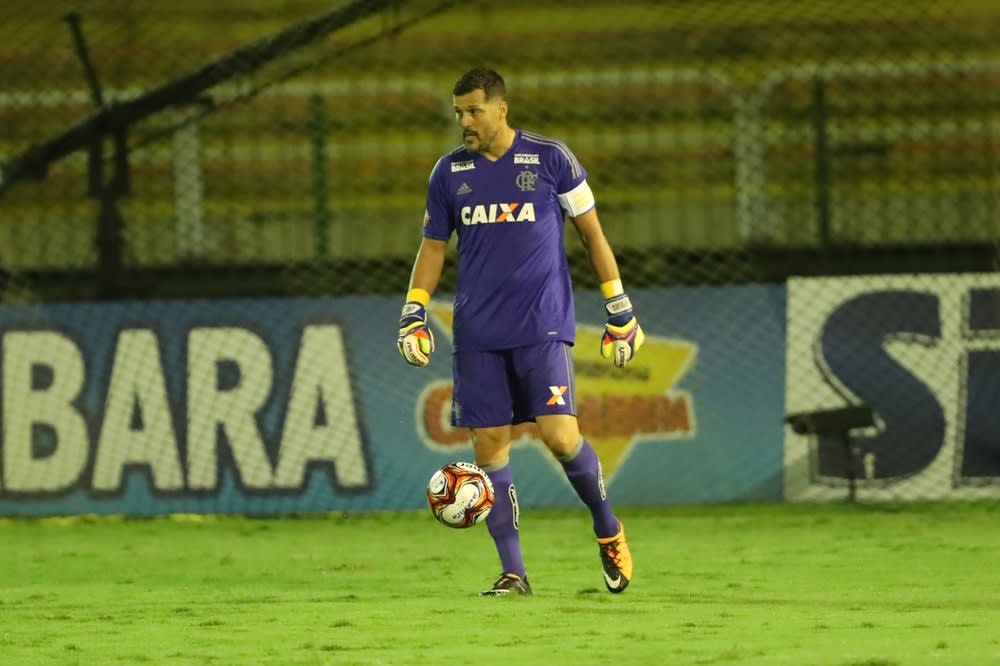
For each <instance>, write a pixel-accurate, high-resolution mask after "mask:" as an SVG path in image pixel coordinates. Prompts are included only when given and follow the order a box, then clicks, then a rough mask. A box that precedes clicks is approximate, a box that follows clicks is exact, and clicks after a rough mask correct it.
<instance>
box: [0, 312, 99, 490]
mask: <svg viewBox="0 0 1000 666" xmlns="http://www.w3.org/2000/svg"><path fill="white" fill-rule="evenodd" d="M39 366H41V367H47V368H49V370H50V371H51V373H52V374H51V382H50V383H49V384H48V385H47V386H43V387H38V388H35V387H34V386H32V370H33V369H34V368H35V367H39ZM83 381H84V364H83V355H82V354H81V352H80V349H79V347H77V346H76V343H74V342H73V341H72V340H71V339H69V338H68V337H66V336H64V335H62V334H60V333H55V332H52V331H17V332H11V333H6V334H4V336H3V417H4V418H3V444H4V445H3V481H4V485H5V486H6V488H7V490H11V491H15V492H35V493H37V492H58V491H61V490H65V489H67V488H69V487H70V486H72V485H73V484H74V483H75V482H76V481H77V480H78V479H79V478H80V475H81V474H82V473H83V469H84V467H86V465H87V455H88V453H89V450H90V442H89V437H88V435H87V424H86V422H85V421H84V419H83V416H82V415H81V414H80V412H79V410H78V409H77V408H76V406H74V405H73V401H74V400H76V399H77V398H78V397H79V395H80V390H81V389H82V388H83ZM35 424H45V425H47V426H49V427H50V428H51V429H52V431H53V434H54V436H55V441H54V442H52V446H51V447H49V449H50V450H48V451H46V452H45V454H44V456H43V457H36V455H35V453H36V451H35V447H34V442H33V441H32V440H33V432H32V431H33V430H34V428H33V427H32V426H33V425H35Z"/></svg>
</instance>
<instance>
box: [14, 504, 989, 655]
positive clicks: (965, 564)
mask: <svg viewBox="0 0 1000 666" xmlns="http://www.w3.org/2000/svg"><path fill="white" fill-rule="evenodd" d="M620 513H621V515H622V516H623V518H624V519H625V520H626V524H627V525H628V529H629V533H630V537H631V539H630V540H631V543H632V546H633V549H634V553H635V557H636V567H637V568H636V575H635V579H634V581H633V585H632V587H630V588H629V590H628V591H627V592H626V593H625V594H622V595H618V596H613V595H611V594H609V593H608V592H607V591H605V590H604V587H603V583H602V580H601V577H600V574H599V568H598V557H597V549H596V546H595V545H594V543H593V541H592V539H591V537H590V534H589V517H588V516H587V515H585V512H584V511H583V510H580V511H539V510H531V509H528V510H526V511H524V512H523V514H522V521H521V522H522V539H523V543H524V547H525V553H526V557H527V562H528V568H529V575H530V576H531V579H532V583H533V585H534V588H535V596H534V597H532V598H515V599H480V598H478V597H476V596H474V595H473V593H474V592H476V591H478V590H479V589H481V588H483V587H484V586H487V585H488V584H489V583H490V582H491V579H492V577H493V576H494V575H495V574H496V572H497V569H498V566H497V561H496V555H495V552H494V551H493V547H492V543H491V542H490V539H489V537H488V535H487V532H486V530H485V529H484V528H481V527H480V528H475V529H472V530H468V531H464V532H459V531H451V530H447V529H445V528H443V527H439V526H437V525H436V524H434V523H433V522H431V520H430V518H429V517H428V516H427V515H426V514H425V513H424V512H417V513H404V514H367V515H353V516H333V517H322V518H304V519H288V520H251V519H242V518H219V519H206V520H183V519H173V520H169V519H157V520H121V519H70V520H57V519H49V520H41V521H21V520H9V521H3V522H0V538H2V542H3V548H2V549H0V571H2V575H0V655H2V663H3V664H4V665H5V666H14V665H15V664H30V665H32V666H35V665H38V664H406V665H409V664H446V663H460V664H472V663H505V664H570V663H576V664H590V663H593V664H597V663H601V664H606V663H621V664H654V663H659V664H772V663H774V664H796V665H801V664H819V665H823V664H831V665H838V666H848V665H855V666H860V665H863V664H864V665H869V666H874V665H876V664H878V665H883V666H889V665H904V664H905V665H907V666H909V665H913V664H970V665H973V664H974V665H976V666H981V665H983V664H997V663H1000V631H998V629H997V628H998V627H1000V585H998V583H1000V569H998V566H997V564H998V558H997V553H998V552H1000V529H997V523H998V520H1000V506H998V505H997V504H965V505H920V506H902V507H901V506H895V507H851V506H783V505H769V506H719V507H677V508H666V509H651V508H643V509H623V510H621V511H620ZM612 656H613V657H614V660H611V659H610V658H611V657H612Z"/></svg>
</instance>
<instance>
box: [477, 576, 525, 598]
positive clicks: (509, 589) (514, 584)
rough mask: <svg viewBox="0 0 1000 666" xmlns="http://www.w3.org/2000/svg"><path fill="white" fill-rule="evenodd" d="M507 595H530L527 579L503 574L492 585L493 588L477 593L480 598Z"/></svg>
mask: <svg viewBox="0 0 1000 666" xmlns="http://www.w3.org/2000/svg"><path fill="white" fill-rule="evenodd" d="M507 594H523V595H530V594H531V585H528V577H527V576H525V577H524V578H521V577H520V576H518V575H517V574H512V573H503V574H500V577H499V578H497V582H495V583H493V587H492V588H490V589H489V590H484V591H483V592H480V593H479V596H481V597H500V596H504V595H507Z"/></svg>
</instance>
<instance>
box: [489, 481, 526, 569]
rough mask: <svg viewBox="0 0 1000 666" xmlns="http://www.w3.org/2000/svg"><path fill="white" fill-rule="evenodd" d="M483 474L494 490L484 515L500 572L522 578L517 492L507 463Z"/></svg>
mask: <svg viewBox="0 0 1000 666" xmlns="http://www.w3.org/2000/svg"><path fill="white" fill-rule="evenodd" d="M486 474H487V476H489V477H490V481H492V482H493V491H494V492H495V493H496V497H495V499H494V501H493V510H492V511H490V515H488V516H486V527H488V528H489V530H490V536H491V537H493V542H494V543H495V544H496V546H497V554H498V555H500V564H501V566H503V573H512V574H517V575H518V576H520V577H521V578H524V558H523V557H522V555H521V536H520V535H519V534H518V530H517V528H518V525H517V521H518V507H517V494H516V493H515V491H514V479H513V476H512V475H511V473H510V465H509V464H504V466H503V467H501V468H500V469H494V470H487V472H486Z"/></svg>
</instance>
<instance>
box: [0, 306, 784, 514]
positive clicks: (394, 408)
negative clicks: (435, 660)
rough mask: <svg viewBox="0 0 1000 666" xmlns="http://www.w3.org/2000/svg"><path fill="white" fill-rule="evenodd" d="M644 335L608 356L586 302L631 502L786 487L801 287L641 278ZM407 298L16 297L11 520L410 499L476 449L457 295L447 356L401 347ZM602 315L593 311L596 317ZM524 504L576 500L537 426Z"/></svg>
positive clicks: (583, 332) (525, 473)
mask: <svg viewBox="0 0 1000 666" xmlns="http://www.w3.org/2000/svg"><path fill="white" fill-rule="evenodd" d="M633 302H634V303H635V304H636V307H637V308H638V312H639V313H640V318H641V321H642V323H643V327H644V329H645V331H646V332H647V342H646V346H645V347H643V349H642V352H641V353H640V354H639V355H638V356H637V357H636V359H635V362H634V363H633V364H631V365H630V367H629V368H628V369H626V370H624V371H620V370H616V369H614V368H613V367H611V366H610V365H609V364H608V362H607V361H604V360H603V359H601V358H600V355H599V351H598V340H599V333H600V330H601V326H602V318H601V316H600V315H601V313H602V307H601V302H600V300H599V297H598V296H597V295H596V294H589V293H588V294H579V295H578V315H580V316H581V317H582V319H583V321H582V322H581V323H580V324H579V327H578V344H577V346H576V347H575V349H574V356H575V362H576V366H577V401H578V403H577V404H578V410H579V417H580V423H581V429H582V430H583V432H584V434H585V436H586V437H587V438H588V439H589V440H590V441H591V442H592V443H593V445H594V447H595V449H597V451H598V453H599V455H600V456H601V460H602V464H603V466H604V469H605V476H606V478H607V481H608V485H609V488H610V492H611V493H612V494H613V496H614V498H615V502H616V503H617V504H622V505H626V504H662V503H678V502H703V501H729V500H760V499H775V500H776V499H780V498H781V495H782V446H781V442H782V437H783V426H782V416H783V406H784V405H783V396H784V355H783V348H784V337H785V334H784V326H785V290H784V288H783V287H739V288H698V289H670V290H646V291H643V290H637V291H635V292H634V293H633ZM399 306H400V303H399V299H398V298H388V297H350V298H336V299H301V300H246V301H192V302H154V303H148V302H135V303H114V304H80V305H53V306H44V307H26V306H6V307H2V308H0V346H2V349H0V375H2V378H0V389H2V399H0V419H2V440H0V514H2V515H60V514H79V513H99V514H125V515H156V514H168V513H244V514H253V515H278V514H287V513H301V512H314V511H329V510H338V511H360V510H381V509H412V508H419V507H422V506H424V505H425V499H424V489H425V485H426V482H427V480H428V479H429V477H430V475H431V474H432V473H433V471H434V470H435V469H436V468H437V467H439V466H440V465H442V464H443V463H445V462H449V461H451V460H472V458H473V455H472V449H471V446H470V445H469V443H468V437H467V434H466V433H465V432H464V431H461V430H458V429H454V428H452V427H451V426H450V424H449V421H448V417H449V414H450V396H451V366H450V352H451V348H450V343H449V331H450V314H451V308H450V302H448V301H445V300H442V301H434V302H432V304H431V307H430V311H431V315H432V326H433V327H434V328H435V332H436V334H437V337H438V350H437V352H436V353H435V354H434V356H433V358H432V362H431V365H430V366H428V367H426V368H412V367H410V366H408V365H407V364H406V363H405V362H404V361H403V360H402V359H401V358H400V357H399V355H398V353H397V351H396V349H395V328H396V321H397V320H398V316H399ZM591 313H593V315H594V316H593V317H591V316H590V314H591ZM517 437H518V439H517V441H516V444H515V447H514V450H513V452H512V459H511V464H512V466H513V469H514V473H515V479H516V481H517V484H518V491H519V496H520V498H521V502H522V503H523V504H524V505H531V506H558V505H567V506H571V505H574V504H575V503H576V502H578V500H577V499H576V497H575V495H574V494H573V492H572V490H571V488H570V486H569V484H568V482H566V480H565V478H564V477H563V475H562V472H561V469H560V468H559V466H558V464H557V463H556V462H555V461H554V460H553V459H552V458H551V456H550V455H549V454H548V453H547V452H546V451H545V450H544V448H543V446H542V445H541V444H540V442H538V441H537V440H536V439H535V438H534V434H533V426H522V427H519V429H518V431H517Z"/></svg>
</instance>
